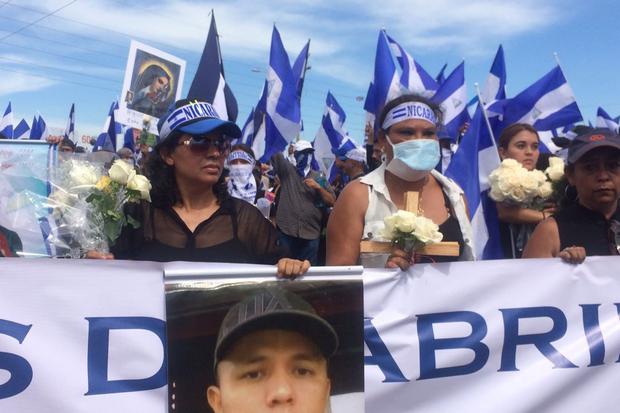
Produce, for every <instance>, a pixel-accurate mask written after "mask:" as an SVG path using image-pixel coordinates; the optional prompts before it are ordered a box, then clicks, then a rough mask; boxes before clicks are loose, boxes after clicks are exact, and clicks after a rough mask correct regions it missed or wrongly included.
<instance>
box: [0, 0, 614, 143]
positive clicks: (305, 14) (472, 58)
mask: <svg viewBox="0 0 620 413" xmlns="http://www.w3.org/2000/svg"><path fill="white" fill-rule="evenodd" d="M211 9H213V10H214V13H215V19H216V22H217V28H218V31H219V34H220V45H221V50H222V55H223V58H224V68H225V74H226V79H227V82H228V84H229V85H230V87H231V89H232V91H233V93H234V94H235V96H236V98H237V101H238V104H239V117H238V119H237V123H238V124H239V125H240V126H242V125H243V123H244V122H245V119H246V118H247V116H248V113H249V111H250V108H251V107H252V106H254V105H255V103H256V101H257V100H258V97H259V95H260V92H261V88H262V85H263V82H264V78H265V74H266V69H267V65H268V59H269V45H270V40H271V33H272V28H273V25H274V24H275V25H276V26H277V28H278V30H279V31H280V34H281V36H282V40H283V42H284V46H285V48H286V50H287V51H288V54H289V58H290V60H291V62H292V61H293V60H294V59H295V57H296V56H297V54H298V53H299V52H300V50H301V49H302V47H303V46H304V44H305V43H306V41H307V40H308V39H311V45H310V60H309V66H310V70H309V71H308V72H307V75H306V81H305V84H304V90H303V95H302V106H301V111H302V118H303V121H304V131H302V135H303V137H304V138H306V139H309V140H312V139H313V138H314V135H315V133H316V131H317V129H318V127H319V123H320V120H321V116H322V114H323V111H324V109H325V97H326V95H327V92H328V91H331V92H332V94H333V95H334V96H335V97H336V99H337V100H338V102H339V103H340V104H341V106H342V107H343V108H344V110H345V112H346V113H347V120H346V123H345V129H347V130H348V131H349V133H350V135H351V136H352V137H353V138H354V139H355V140H357V141H358V142H361V141H362V140H363V130H364V117H365V115H364V110H363V97H364V96H365V95H366V90H367V88H368V83H369V82H370V81H371V80H372V73H373V68H374V56H375V49H376V44H377V37H378V34H379V31H380V30H381V29H385V30H386V31H387V33H388V34H389V35H390V36H392V37H393V38H394V39H396V40H397V41H398V42H399V43H400V44H401V45H402V46H403V47H404V48H405V49H406V50H407V51H408V52H409V53H410V54H411V55H412V56H413V57H414V59H416V61H418V62H419V63H420V64H421V65H422V66H423V67H424V68H425V69H426V70H427V71H428V72H429V73H430V74H432V75H436V74H437V73H438V72H439V70H440V69H441V67H442V66H443V65H444V64H446V63H447V65H448V68H447V71H446V74H448V73H450V71H451V70H452V69H454V68H455V67H456V66H457V65H458V64H459V63H460V62H461V61H462V60H465V78H466V81H467V87H468V94H469V95H470V96H471V97H473V96H474V94H475V89H474V83H475V82H477V83H479V84H480V85H484V83H485V80H486V77H487V74H488V71H489V69H490V66H491V63H492V61H493V58H494V56H495V52H496V50H497V47H498V45H499V44H502V45H503V47H504V52H505V57H506V68H507V76H508V81H507V86H506V88H507V92H508V96H509V97H510V96H514V95H515V94H517V93H519V92H520V91H521V90H523V89H524V88H526V87H527V86H529V85H530V84H532V83H533V82H535V81H536V80H537V79H539V78H540V77H542V76H543V75H544V74H545V73H547V72H548V71H549V70H551V69H552V68H553V67H554V65H555V62H556V60H555V58H554V53H557V56H558V59H559V61H560V64H561V67H562V69H563V71H564V74H565V76H566V78H567V79H568V81H569V83H570V85H571V87H572V89H573V91H574V93H575V96H576V99H577V103H578V105H579V107H580V109H581V112H582V114H583V117H584V119H585V120H586V121H587V120H591V121H592V122H594V121H595V118H596V110H597V108H598V107H599V106H601V107H603V108H604V109H605V110H606V111H607V112H608V113H609V114H610V115H611V116H612V117H615V116H618V115H620V99H619V98H618V96H620V81H619V74H618V72H619V69H618V68H619V67H620V53H619V52H618V44H620V31H619V30H618V29H617V26H618V22H619V21H620V7H619V6H618V5H617V3H616V2H615V1H614V0H591V1H588V2H584V1H576V0H546V1H545V0H520V1H496V0H469V1H467V2H464V1H462V0H433V1H428V0H426V1H423V0H381V1H380V2H371V1H352V0H341V1H338V2H334V1H331V0H253V1H250V0H226V1H204V0H165V1H163V0H149V1H144V0H134V1H132V2H126V1H120V0H0V76H1V78H0V79H2V80H0V110H2V111H4V108H5V107H6V105H7V104H8V102H11V104H12V109H13V115H14V118H15V123H17V122H19V120H20V119H22V118H25V119H26V120H27V121H28V123H30V122H31V120H32V118H33V116H34V115H36V114H40V115H42V116H43V118H44V119H45V120H46V122H47V124H48V127H50V128H51V132H52V133H59V132H60V131H61V130H64V128H65V125H66V123H67V118H68V114H69V109H70V107H71V104H72V103H75V107H76V109H75V113H76V131H77V136H81V135H97V134H98V133H100V132H101V131H102V130H103V126H104V122H105V119H106V116H107V113H108V109H109V107H110V104H111V103H112V101H114V100H116V99H119V97H120V95H121V89H122V85H123V78H124V72H125V67H126V64H127V56H128V52H129V44H130V41H131V40H132V39H134V40H137V41H139V42H142V43H145V44H147V45H149V46H152V47H155V48H157V49H160V50H163V51H165V52H167V53H169V54H172V55H174V56H178V57H179V58H181V59H184V60H186V61H187V68H186V73H185V82H184V85H183V89H182V93H186V92H187V91H188V90H189V85H190V84H191V81H192V79H193V77H194V74H195V72H196V68H197V65H198V61H199V59H200V56H201V53H202V49H203V47H204V43H205V40H206V36H207V32H208V29H209V21H210V15H209V13H210V11H211Z"/></svg>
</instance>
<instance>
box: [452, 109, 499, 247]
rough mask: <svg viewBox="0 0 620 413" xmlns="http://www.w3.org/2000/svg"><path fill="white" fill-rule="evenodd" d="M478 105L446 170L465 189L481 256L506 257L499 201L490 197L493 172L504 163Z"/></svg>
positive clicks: (475, 238) (475, 244)
mask: <svg viewBox="0 0 620 413" xmlns="http://www.w3.org/2000/svg"><path fill="white" fill-rule="evenodd" d="M482 111H483V108H482V106H481V105H478V108H477V109H476V113H475V114H474V118H473V119H472V121H471V124H470V126H469V128H468V130H467V132H466V133H465V136H463V139H462V140H461V144H460V145H459V147H458V149H457V151H456V153H455V154H454V156H453V157H452V161H451V162H450V165H449V166H448V169H447V171H446V176H448V177H449V178H452V179H453V180H454V181H455V182H456V183H458V184H459V186H460V187H461V188H462V189H463V191H464V192H465V198H466V199H467V205H468V207H469V211H470V218H471V225H472V230H473V235H474V246H475V254H476V257H477V258H478V259H497V258H503V252H502V248H501V244H500V239H499V220H498V218H497V210H496V207H495V202H493V200H491V199H490V198H489V189H490V185H489V175H490V173H491V172H493V170H494V169H496V168H497V167H498V166H499V164H500V159H499V153H498V151H497V147H496V146H495V142H494V141H493V139H492V138H491V134H490V133H489V129H488V127H487V125H486V121H485V119H484V113H483V112H482Z"/></svg>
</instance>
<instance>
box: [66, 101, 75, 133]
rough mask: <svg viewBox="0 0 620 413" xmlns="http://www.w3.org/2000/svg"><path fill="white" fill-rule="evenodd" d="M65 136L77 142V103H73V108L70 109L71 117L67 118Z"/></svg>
mask: <svg viewBox="0 0 620 413" xmlns="http://www.w3.org/2000/svg"><path fill="white" fill-rule="evenodd" d="M64 138H65V139H69V140H71V141H73V142H75V103H72V104H71V110H70V111H69V119H68V120H67V127H66V128H65V134H64Z"/></svg>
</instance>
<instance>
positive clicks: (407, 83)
mask: <svg viewBox="0 0 620 413" xmlns="http://www.w3.org/2000/svg"><path fill="white" fill-rule="evenodd" d="M386 36H387V35H386ZM387 40H388V42H389V43H390V48H391V50H392V54H393V55H394V57H395V58H396V61H398V64H399V65H400V68H401V69H402V74H401V76H400V84H401V85H402V86H403V88H404V89H405V90H408V91H409V92H413V93H417V94H419V95H423V96H427V97H430V96H432V95H433V94H435V91H436V90H437V89H438V87H439V85H438V84H437V82H436V81H435V79H433V77H432V76H431V75H429V74H428V72H427V71H426V70H424V68H423V67H422V66H421V65H420V64H419V63H418V62H417V61H415V60H413V57H411V55H410V54H409V53H407V52H406V51H405V49H403V48H402V47H401V45H400V44H398V43H397V42H396V40H394V39H393V38H391V37H390V36H387Z"/></svg>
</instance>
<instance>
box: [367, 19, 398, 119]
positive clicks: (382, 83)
mask: <svg viewBox="0 0 620 413" xmlns="http://www.w3.org/2000/svg"><path fill="white" fill-rule="evenodd" d="M401 94H402V86H401V84H400V78H399V76H398V72H397V71H396V65H395V64H394V58H393V57H392V52H391V51H390V44H389V41H388V35H387V34H386V33H385V30H381V31H380V32H379V39H378V40H377V52H376V55H375V73H374V80H373V97H374V104H373V106H372V113H374V114H375V116H379V114H380V113H381V110H383V106H385V103H386V102H388V101H390V100H392V99H394V98H396V97H398V96H399V95H401Z"/></svg>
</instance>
